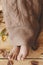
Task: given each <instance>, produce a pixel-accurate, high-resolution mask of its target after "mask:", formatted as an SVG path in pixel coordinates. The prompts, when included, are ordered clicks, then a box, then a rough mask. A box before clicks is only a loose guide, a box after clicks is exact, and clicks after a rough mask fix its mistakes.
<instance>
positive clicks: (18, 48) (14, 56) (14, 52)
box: [8, 46, 20, 60]
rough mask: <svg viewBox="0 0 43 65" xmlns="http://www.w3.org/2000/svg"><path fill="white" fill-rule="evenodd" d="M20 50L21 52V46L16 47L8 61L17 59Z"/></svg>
mask: <svg viewBox="0 0 43 65" xmlns="http://www.w3.org/2000/svg"><path fill="white" fill-rule="evenodd" d="M19 50H20V47H19V46H15V47H14V48H13V49H12V50H11V52H10V54H9V56H8V59H9V60H10V59H17V55H18V54H19Z"/></svg>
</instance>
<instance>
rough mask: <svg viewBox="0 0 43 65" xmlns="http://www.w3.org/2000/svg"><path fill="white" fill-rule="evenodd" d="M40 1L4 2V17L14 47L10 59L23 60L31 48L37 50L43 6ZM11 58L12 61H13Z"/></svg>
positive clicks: (9, 0) (5, 0)
mask: <svg viewBox="0 0 43 65" xmlns="http://www.w3.org/2000/svg"><path fill="white" fill-rule="evenodd" d="M41 4H42V3H41V1H40V0H4V1H3V0H2V8H3V15H4V20H5V24H6V28H7V30H8V32H9V37H10V39H11V43H12V45H14V46H15V47H14V48H13V49H12V50H11V53H10V54H9V58H10V57H11V55H12V57H11V58H13V56H14V59H15V57H16V58H17V60H23V59H24V58H25V57H26V56H27V55H28V51H29V46H30V47H31V48H32V49H33V50H36V49H37V48H38V46H39V44H38V42H37V38H38V36H39V33H40V21H41V18H42V15H41V14H42V13H41V12H42V5H41ZM15 50H17V51H18V52H17V51H15ZM11 58H10V59H11Z"/></svg>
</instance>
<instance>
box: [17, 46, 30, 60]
mask: <svg viewBox="0 0 43 65" xmlns="http://www.w3.org/2000/svg"><path fill="white" fill-rule="evenodd" d="M28 52H29V49H28V48H27V46H25V45H23V46H21V48H20V52H19V54H18V57H17V60H24V59H25V58H26V56H27V55H28Z"/></svg>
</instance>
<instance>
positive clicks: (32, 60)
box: [0, 14, 43, 65]
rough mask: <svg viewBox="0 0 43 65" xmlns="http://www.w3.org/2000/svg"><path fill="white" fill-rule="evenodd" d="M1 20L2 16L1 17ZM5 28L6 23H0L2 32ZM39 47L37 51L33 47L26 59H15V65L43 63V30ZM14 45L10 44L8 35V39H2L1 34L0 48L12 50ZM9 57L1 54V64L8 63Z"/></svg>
mask: <svg viewBox="0 0 43 65" xmlns="http://www.w3.org/2000/svg"><path fill="white" fill-rule="evenodd" d="M0 16H1V14H0ZM0 22H1V17H0ZM4 28H5V24H4V23H0V32H1V31H2V29H4ZM38 41H39V48H38V50H37V51H33V50H32V49H31V48H30V50H29V55H28V56H27V58H26V59H25V60H24V61H16V60H14V65H43V30H42V32H41V33H40V36H39V38H38ZM11 48H12V46H11V44H10V39H9V37H7V39H6V41H2V37H1V36H0V49H6V50H8V51H9V50H11ZM7 62H8V59H7V58H3V56H2V54H0V65H7Z"/></svg>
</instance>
